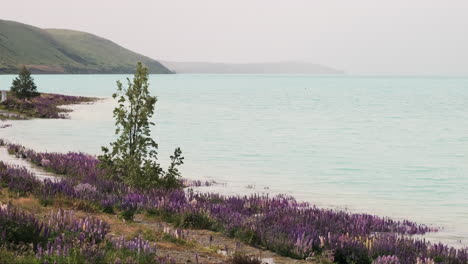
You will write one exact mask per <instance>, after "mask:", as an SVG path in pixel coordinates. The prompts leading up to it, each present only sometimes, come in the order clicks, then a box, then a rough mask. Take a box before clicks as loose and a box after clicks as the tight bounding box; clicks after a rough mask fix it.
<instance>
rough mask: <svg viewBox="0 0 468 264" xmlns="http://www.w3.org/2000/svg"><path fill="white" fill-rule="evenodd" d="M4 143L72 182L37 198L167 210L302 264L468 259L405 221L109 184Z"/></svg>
mask: <svg viewBox="0 0 468 264" xmlns="http://www.w3.org/2000/svg"><path fill="white" fill-rule="evenodd" d="M0 143H1V142H0ZM6 145H7V146H8V147H9V150H10V151H11V152H13V153H20V156H22V157H26V158H28V159H30V160H32V161H33V162H34V163H36V164H41V163H45V165H43V166H44V167H45V168H48V169H50V170H52V171H55V172H59V173H63V174H65V175H66V176H68V177H64V179H62V180H60V181H51V180H45V181H44V182H43V183H42V184H41V185H40V190H38V192H37V193H38V194H40V195H41V196H43V197H49V199H53V197H55V196H56V195H61V196H66V197H70V198H73V199H81V200H85V201H88V202H91V203H94V204H97V205H100V206H101V207H102V208H116V209H118V210H140V211H141V210H149V211H157V212H163V215H164V214H166V215H170V216H171V217H169V218H168V220H171V221H175V224H177V225H179V226H182V227H195V228H215V229H217V230H219V231H224V232H225V233H227V234H229V235H233V236H236V237H239V238H240V239H243V240H244V241H246V242H248V243H251V244H253V245H258V246H263V247H265V248H268V249H271V250H274V251H277V252H280V253H282V254H284V255H289V256H292V257H296V258H306V257H308V256H310V255H313V254H316V253H320V252H323V251H327V252H333V253H334V255H335V261H337V262H338V263H345V262H340V261H339V259H340V258H342V259H347V257H348V255H353V256H355V257H356V256H359V258H358V259H357V261H358V262H359V261H361V263H371V262H372V260H373V259H375V258H377V257H379V256H388V255H394V256H395V257H397V258H398V259H399V261H400V263H401V264H414V263H416V262H417V260H418V258H419V259H438V260H442V261H441V262H442V263H450V264H466V263H467V260H468V252H467V249H454V248H451V247H447V246H445V245H442V244H431V243H428V242H426V241H424V240H421V239H413V238H411V237H408V236H409V235H414V234H425V233H426V232H432V231H436V230H434V229H432V228H429V227H427V226H425V225H419V224H416V223H414V222H410V221H406V220H404V221H396V220H393V219H390V218H385V217H378V216H375V215H369V214H352V213H348V212H344V211H337V210H330V209H321V208H317V207H315V206H313V205H310V204H308V203H301V202H298V201H296V200H295V199H294V198H292V197H289V196H284V195H283V196H282V195H280V196H275V197H269V196H264V195H250V196H223V195H219V194H202V193H193V192H189V191H188V192H187V191H184V190H181V189H175V190H162V189H151V190H139V189H135V188H130V187H128V186H126V185H124V184H123V183H121V182H116V181H112V180H110V179H106V178H104V177H103V175H104V172H103V171H100V170H99V168H98V167H97V164H98V161H97V159H96V158H95V157H92V156H89V155H86V154H80V153H69V154H59V153H36V152H34V151H32V150H27V149H25V148H23V147H21V146H18V145H11V144H6ZM44 160H46V162H43V161H44ZM51 164H53V165H51ZM343 261H346V260H343Z"/></svg>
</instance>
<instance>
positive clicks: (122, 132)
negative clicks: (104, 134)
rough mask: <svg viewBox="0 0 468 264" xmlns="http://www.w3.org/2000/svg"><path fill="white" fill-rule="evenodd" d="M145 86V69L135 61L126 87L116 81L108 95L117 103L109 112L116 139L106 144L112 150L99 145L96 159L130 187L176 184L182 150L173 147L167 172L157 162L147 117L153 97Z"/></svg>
mask: <svg viewBox="0 0 468 264" xmlns="http://www.w3.org/2000/svg"><path fill="white" fill-rule="evenodd" d="M148 87H149V83H148V69H147V68H145V67H143V65H142V64H141V63H138V64H137V70H136V72H135V75H134V77H133V82H132V81H131V80H130V79H129V78H127V87H126V88H125V87H124V86H123V85H122V83H121V82H120V81H117V93H114V94H113V95H112V97H113V98H114V99H116V98H118V104H119V105H118V106H117V107H116V108H115V109H114V112H113V113H114V118H115V125H116V130H115V134H116V135H118V139H117V140H116V141H115V142H112V143H111V144H110V145H111V148H112V150H109V149H108V148H106V147H102V150H103V152H104V154H103V155H101V156H99V159H100V161H101V165H102V166H103V167H105V168H107V169H108V170H109V172H110V174H111V176H112V177H115V178H117V179H120V180H123V181H124V182H125V183H127V184H129V185H131V186H135V187H140V188H147V187H158V186H163V187H167V188H173V187H178V186H180V181H179V178H180V173H179V171H178V169H177V166H179V165H181V164H183V159H184V158H183V157H181V155H182V151H181V150H180V148H177V149H176V150H175V152H174V156H171V161H172V162H171V165H170V167H169V169H168V171H167V172H165V171H164V170H163V169H162V168H161V167H160V165H159V164H158V163H157V150H158V144H157V143H156V142H155V141H154V140H153V138H152V137H151V129H150V127H151V126H154V125H155V124H154V123H153V122H151V121H150V119H151V117H152V116H153V114H154V106H155V104H156V101H157V99H156V97H154V96H151V95H150V93H149V89H148Z"/></svg>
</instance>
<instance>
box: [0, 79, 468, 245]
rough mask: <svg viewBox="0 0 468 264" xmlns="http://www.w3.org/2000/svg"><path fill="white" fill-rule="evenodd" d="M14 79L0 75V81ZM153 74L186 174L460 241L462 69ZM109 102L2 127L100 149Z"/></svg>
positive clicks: (160, 134) (467, 96) (166, 145)
mask: <svg viewBox="0 0 468 264" xmlns="http://www.w3.org/2000/svg"><path fill="white" fill-rule="evenodd" d="M124 77H126V76H123V75H40V76H35V78H36V82H37V84H38V87H39V88H40V90H41V91H43V92H54V93H63V94H70V95H86V96H103V97H106V96H109V95H110V94H111V93H112V92H113V91H114V90H115V81H116V80H119V79H120V80H123V79H124ZM11 79H12V76H5V75H4V76H0V87H1V88H0V89H8V87H9V85H10V83H11ZM151 84H152V86H151V91H152V92H153V93H154V94H156V95H157V96H158V99H159V101H158V103H157V113H156V115H157V116H156V121H157V127H156V129H155V133H154V135H155V137H156V138H157V139H158V141H159V143H160V151H159V154H160V157H161V160H160V161H161V163H162V164H167V161H168V158H167V157H168V156H169V155H170V154H171V151H173V149H174V148H175V147H177V146H180V147H181V148H182V150H183V152H184V156H185V157H186V164H185V165H184V167H183V172H184V176H185V177H188V178H197V179H212V180H216V181H218V182H222V183H227V185H226V186H224V185H223V186H220V185H216V186H213V187H211V188H207V190H212V191H221V192H224V193H248V192H269V193H286V194H290V195H293V196H295V197H297V198H299V199H301V200H306V201H309V202H311V203H314V204H317V205H319V206H326V207H332V208H340V209H348V210H351V211H355V212H370V213H375V214H379V215H384V216H391V217H394V218H407V219H410V220H415V221H418V222H421V223H426V224H431V225H435V226H439V227H442V228H443V230H442V231H441V232H439V233H438V234H433V235H431V236H430V238H432V239H434V240H440V241H443V242H446V243H450V244H452V245H460V244H461V245H467V244H468V188H467V186H468V116H467V112H468V111H467V106H468V78H416V77H414V78H413V77H411V78H410V77H406V78H396V77H395V78H386V77H381V78H371V77H320V76H318V77H317V76H316V77H314V76H300V75H296V76H294V75H293V76H278V75H153V76H151ZM113 104H114V103H113V101H112V100H110V99H106V100H103V101H101V102H99V103H96V104H93V105H80V106H76V107H74V108H75V112H73V113H72V115H71V119H70V120H29V121H10V122H8V123H11V124H12V125H13V126H12V127H9V128H5V129H0V137H2V138H7V139H9V140H13V141H16V142H18V143H22V144H24V145H27V146H30V147H32V148H35V149H37V150H48V151H69V150H75V151H84V152H88V153H93V154H98V153H99V151H100V146H102V145H106V144H107V143H108V142H110V141H111V140H112V138H113V132H114V129H113V125H114V122H113V120H112V113H111V112H112V108H113V106H114V105H113ZM247 186H249V188H247ZM460 241H461V242H460Z"/></svg>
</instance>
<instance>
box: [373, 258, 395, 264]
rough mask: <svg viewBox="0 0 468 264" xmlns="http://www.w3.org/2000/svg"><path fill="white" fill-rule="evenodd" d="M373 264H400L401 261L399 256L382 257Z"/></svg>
mask: <svg viewBox="0 0 468 264" xmlns="http://www.w3.org/2000/svg"><path fill="white" fill-rule="evenodd" d="M372 264H400V260H399V259H398V257H397V256H380V257H378V258H376V259H375V260H374V261H373V262H372Z"/></svg>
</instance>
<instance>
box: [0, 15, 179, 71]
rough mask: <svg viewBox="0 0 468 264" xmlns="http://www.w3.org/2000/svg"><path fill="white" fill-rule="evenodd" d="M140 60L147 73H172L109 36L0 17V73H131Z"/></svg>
mask: <svg viewBox="0 0 468 264" xmlns="http://www.w3.org/2000/svg"><path fill="white" fill-rule="evenodd" d="M139 61H141V62H142V63H144V64H145V65H146V66H147V67H148V68H149V71H150V73H172V72H171V71H170V70H169V69H168V68H166V67H165V66H163V65H162V64H161V63H159V62H158V61H157V60H154V59H151V58H149V57H146V56H143V55H141V54H138V53H135V52H133V51H131V50H128V49H126V48H124V47H122V46H120V45H118V44H116V43H114V42H112V41H110V40H108V39H105V38H102V37H99V36H96V35H93V34H90V33H86V32H80V31H74V30H67V29H41V28H37V27H34V26H30V25H26V24H22V23H18V22H14V21H6V20H0V73H17V72H18V67H20V66H21V65H26V66H27V67H28V68H29V69H30V70H31V71H32V72H33V73H133V72H134V71H135V67H136V63H137V62H139Z"/></svg>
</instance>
